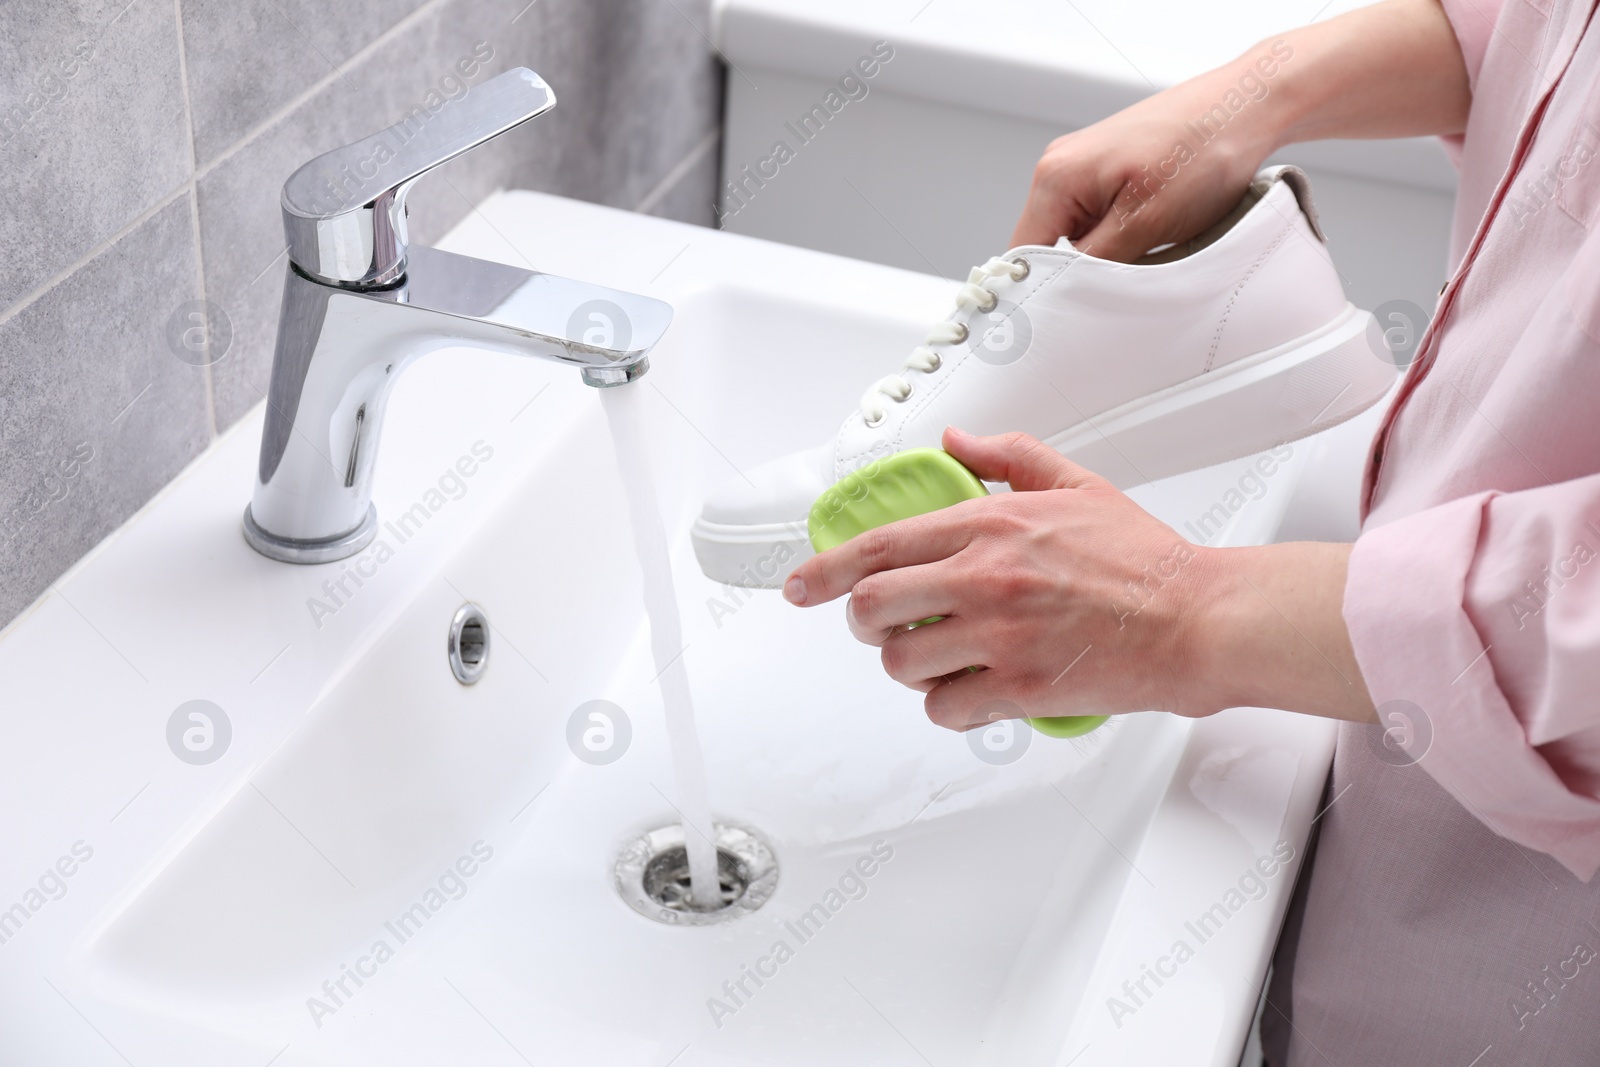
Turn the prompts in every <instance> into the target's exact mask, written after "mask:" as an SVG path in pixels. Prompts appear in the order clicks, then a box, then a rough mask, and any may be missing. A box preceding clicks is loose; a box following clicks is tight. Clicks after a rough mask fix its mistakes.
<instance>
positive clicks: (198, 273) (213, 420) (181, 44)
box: [172, 0, 217, 442]
mask: <svg viewBox="0 0 1600 1067" xmlns="http://www.w3.org/2000/svg"><path fill="white" fill-rule="evenodd" d="M172 12H173V16H174V18H175V19H176V28H177V32H178V89H179V92H181V93H182V94H183V125H184V129H186V130H187V131H188V134H189V229H190V236H191V238H192V240H193V241H194V274H195V291H196V292H197V293H199V295H200V303H201V306H202V307H204V306H205V303H206V257H205V250H204V247H203V245H202V242H201V240H200V180H199V174H200V157H199V155H198V153H197V152H196V151H195V147H194V97H193V95H192V94H191V93H190V92H189V53H188V45H187V43H186V42H185V40H184V36H183V0H172ZM206 314H207V318H208V319H209V317H210V313H209V312H207V313H206ZM209 340H210V338H207V341H209ZM210 352H211V349H210V346H209V345H208V346H207V348H206V353H207V355H208V356H209V354H210ZM200 375H201V383H202V385H203V387H204V391H205V398H206V431H207V438H206V440H207V442H210V441H215V440H216V439H217V397H216V384H215V382H214V380H213V378H212V375H211V361H210V360H209V359H208V360H207V361H206V363H205V364H204V365H202V366H201V368H200Z"/></svg>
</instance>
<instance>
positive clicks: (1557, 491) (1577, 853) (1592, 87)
mask: <svg viewBox="0 0 1600 1067" xmlns="http://www.w3.org/2000/svg"><path fill="white" fill-rule="evenodd" d="M1444 7H1445V9H1446V11H1447V13H1448V15H1449V17H1450V20H1451V22H1452V24H1453V25H1454V27H1455V29H1456V33H1457V36H1458V37H1459V39H1460V43H1461V47H1462V52H1463V54H1464V55H1465V57H1466V60H1467V68H1468V71H1469V74H1470V75H1471V78H1472V85H1473V104H1472V110H1471V115H1470V117H1469V120H1468V124H1467V132H1466V135H1465V137H1464V139H1462V140H1461V141H1460V143H1459V145H1458V146H1457V152H1458V158H1459V162H1460V165H1461V189H1460V194H1459V200H1458V202H1457V205H1456V213H1455V229H1454V234H1453V240H1452V252H1451V257H1452V262H1453V263H1454V270H1453V273H1452V276H1451V279H1450V281H1449V283H1448V284H1447V285H1446V287H1445V289H1444V291H1443V293H1442V294H1441V295H1440V299H1439V303H1438V307H1437V309H1436V311H1435V313H1434V322H1433V325H1432V327H1431V329H1430V330H1429V332H1428V333H1427V335H1426V336H1425V337H1424V338H1423V340H1422V342H1421V344H1420V345H1419V347H1418V349H1417V352H1418V355H1417V358H1416V360H1415V361H1414V362H1413V364H1412V366H1411V368H1410V370H1409V373H1408V374H1407V376H1406V378H1405V380H1404V382H1403V383H1402V386H1401V391H1400V394H1399V397H1398V399H1397V400H1396V401H1395V403H1394V406H1393V407H1392V409H1391V410H1390V412H1389V414H1388V416H1387V418H1386V419H1385V422H1384V424H1383V428H1382V429H1381V430H1380V431H1379V433H1378V436H1377V438H1376V440H1375V442H1374V444H1373V450H1372V455H1371V462H1370V466H1369V469H1368V472H1367V481H1366V487H1365V500H1364V502H1363V505H1364V510H1365V512H1366V519H1365V526H1364V528H1363V532H1362V535H1361V537H1360V539H1359V540H1358V541H1357V542H1356V545H1355V549H1354V552H1353V555H1352V556H1351V560H1350V576H1349V582H1348V585H1347V588H1346V591H1345V606H1344V616H1345V620H1346V622H1347V623H1348V625H1349V628H1350V634H1351V637H1352V640H1353V642H1354V647H1355V653H1356V658H1357V660H1358V661H1359V663H1360V665H1361V670H1362V673H1363V675H1364V676H1365V678H1366V681H1367V684H1368V687H1369V688H1370V690H1371V692H1372V696H1373V699H1374V700H1375V701H1377V702H1378V704H1379V712H1380V716H1385V713H1386V712H1391V711H1394V710H1395V709H1402V710H1408V705H1407V704H1404V703H1395V704H1388V703H1387V702H1390V701H1396V702H1401V701H1403V702H1409V704H1410V705H1414V706H1415V707H1416V708H1419V709H1421V713H1420V716H1418V715H1417V713H1416V712H1414V711H1412V712H1410V715H1409V717H1410V718H1419V717H1420V718H1421V719H1422V720H1423V722H1422V723H1421V724H1420V725H1417V724H1413V725H1416V728H1413V729H1409V730H1405V731H1401V732H1400V733H1398V734H1397V735H1396V736H1397V737H1398V738H1399V739H1400V740H1401V741H1402V742H1403V744H1404V745H1406V746H1409V747H1407V752H1408V753H1409V754H1410V755H1411V756H1412V757H1421V758H1420V764H1419V765H1420V766H1421V767H1422V768H1423V769H1425V770H1426V771H1427V772H1428V773H1429V774H1431V775H1432V776H1433V778H1434V779H1435V780H1437V781H1438V783H1439V784H1440V785H1441V786H1443V787H1444V789H1445V790H1447V791H1448V792H1449V793H1450V795H1451V796H1453V797H1454V798H1455V799H1456V800H1457V801H1459V802H1460V803H1461V804H1462V805H1463V806H1464V807H1465V808H1466V809H1467V810H1468V811H1470V812H1472V813H1473V815H1475V816H1476V817H1477V818H1478V819H1480V820H1481V821H1482V822H1483V823H1484V824H1486V825H1487V826H1488V827H1489V828H1491V829H1492V830H1494V831H1495V832H1496V833H1498V834H1500V835H1501V836H1503V837H1506V838H1509V839H1510V840H1511V841H1513V842H1515V843H1518V844H1520V845H1525V846H1527V847H1529V848H1532V849H1537V850H1538V851H1540V852H1545V853H1548V854H1549V855H1551V856H1553V857H1555V858H1556V859H1557V860H1559V861H1560V862H1561V864H1562V865H1563V866H1565V867H1566V868H1567V869H1568V870H1570V871H1572V872H1573V873H1574V874H1576V875H1577V876H1578V877H1579V878H1582V879H1584V880H1587V879H1589V878H1591V877H1592V876H1593V875H1594V873H1595V871H1596V869H1597V868H1600V232H1596V231H1593V230H1592V225H1593V223H1594V221H1595V220H1596V218H1597V217H1600V163H1597V159H1596V156H1597V154H1600V33H1595V34H1589V35H1588V36H1587V37H1586V36H1585V31H1586V29H1587V28H1588V25H1589V21H1590V17H1591V16H1592V14H1593V12H1594V7H1595V4H1594V2H1593V0H1519V2H1515V3H1508V4H1502V0H1444ZM1386 704H1387V707H1386V706H1385V705H1386ZM1391 721H1392V722H1394V723H1400V721H1401V720H1398V719H1390V718H1387V717H1386V725H1387V724H1388V723H1389V722H1391ZM1407 735H1409V736H1407Z"/></svg>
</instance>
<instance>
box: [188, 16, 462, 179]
mask: <svg viewBox="0 0 1600 1067" xmlns="http://www.w3.org/2000/svg"><path fill="white" fill-rule="evenodd" d="M448 2H449V0H428V2H427V3H425V4H423V5H422V6H421V7H419V8H417V9H416V10H415V11H413V12H411V14H409V15H407V16H406V17H405V18H403V19H401V20H400V21H399V22H396V23H395V24H394V25H393V26H390V27H389V28H388V29H387V30H384V31H383V32H382V33H380V34H378V36H376V37H374V38H373V39H372V40H370V41H368V42H367V43H366V44H365V45H364V46H362V48H361V49H360V50H359V51H357V52H355V53H354V54H353V55H351V56H350V58H348V59H346V60H345V61H344V62H343V63H340V64H339V65H338V66H336V67H334V68H333V69H332V70H331V71H329V72H328V73H327V74H325V75H324V76H323V77H321V78H318V79H317V80H316V81H314V82H312V83H311V84H310V85H309V86H307V87H306V88H305V90H303V91H302V92H301V93H300V94H299V95H298V96H296V97H295V98H294V99H292V100H290V101H289V102H288V103H287V104H285V105H284V106H283V107H281V108H279V109H278V110H277V111H274V112H273V113H272V114H271V115H269V116H267V117H266V118H264V119H262V120H261V121H260V122H258V123H256V124H255V125H254V126H252V127H251V128H250V129H248V130H246V131H245V132H244V133H243V134H241V135H240V136H239V138H238V139H237V140H235V141H234V142H233V143H232V144H230V145H229V146H228V147H227V148H225V149H223V150H222V151H221V152H220V153H218V154H217V156H216V158H214V159H211V160H209V161H207V163H206V165H205V166H204V167H203V168H199V169H197V170H196V172H195V180H196V181H199V180H200V179H201V178H204V177H205V176H206V175H208V174H210V173H211V172H212V171H214V170H216V169H217V168H218V167H219V166H221V165H222V164H223V163H226V162H227V161H228V160H230V159H232V158H233V157H234V156H236V155H238V154H239V152H240V151H242V150H243V149H244V148H246V147H247V146H248V145H249V144H250V143H251V142H252V141H254V140H255V139H256V138H258V137H260V136H261V135H262V134H264V133H266V132H267V131H268V130H270V129H272V128H273V127H274V126H277V125H278V124H279V123H280V122H282V121H283V120H284V119H286V118H288V117H289V116H290V115H292V114H294V112H295V111H296V110H298V109H299V108H300V107H301V106H302V105H304V104H305V103H306V102H307V101H309V100H311V99H313V98H315V97H316V95H317V94H318V93H320V92H322V90H324V89H326V88H327V87H328V86H330V85H332V84H333V83H334V82H335V81H336V80H338V79H340V78H345V77H348V75H349V74H350V72H351V71H353V70H355V69H356V68H357V67H359V66H360V65H361V64H362V63H364V62H366V60H367V59H369V58H370V57H371V56H372V54H373V53H374V52H376V51H377V50H378V49H379V48H381V47H383V46H384V45H386V44H388V43H389V42H390V41H392V40H394V39H395V38H396V37H398V36H399V35H400V34H402V33H404V32H405V31H406V30H409V29H410V28H411V27H412V26H413V25H415V24H416V23H417V22H420V21H421V20H422V19H423V18H424V17H426V16H427V15H430V14H432V13H433V11H434V9H435V8H439V7H442V6H444V5H445V4H446V3H448ZM290 26H291V28H293V23H290Z"/></svg>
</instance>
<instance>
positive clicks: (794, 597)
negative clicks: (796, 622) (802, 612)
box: [783, 574, 806, 604]
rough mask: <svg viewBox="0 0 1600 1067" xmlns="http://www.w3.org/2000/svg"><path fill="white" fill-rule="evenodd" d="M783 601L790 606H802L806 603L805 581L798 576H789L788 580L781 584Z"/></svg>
mask: <svg viewBox="0 0 1600 1067" xmlns="http://www.w3.org/2000/svg"><path fill="white" fill-rule="evenodd" d="M783 599H785V600H787V601H788V602H789V603H791V604H804V603H805V602H806V581H805V579H804V578H802V577H800V576H799V575H798V574H791V575H790V576H789V580H788V581H787V582H784V583H783Z"/></svg>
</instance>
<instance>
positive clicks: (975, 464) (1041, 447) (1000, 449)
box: [944, 426, 1111, 493]
mask: <svg viewBox="0 0 1600 1067" xmlns="http://www.w3.org/2000/svg"><path fill="white" fill-rule="evenodd" d="M944 447H945V451H947V452H949V453H950V454H951V455H952V456H954V457H956V459H958V460H960V461H961V462H962V463H964V464H965V465H966V466H967V468H968V469H970V470H971V471H972V473H973V474H976V475H977V476H978V477H980V478H982V479H983V480H984V481H986V482H1007V483H1009V484H1010V486H1011V488H1012V489H1014V490H1016V491H1017V492H1022V493H1025V492H1033V491H1036V490H1042V489H1109V488H1110V487H1111V483H1110V482H1107V481H1106V480H1105V479H1104V478H1101V477H1100V476H1099V475H1097V474H1093V473H1091V472H1089V471H1086V470H1084V469H1083V468H1082V467H1080V466H1078V465H1077V464H1076V463H1074V462H1072V461H1071V460H1070V459H1068V458H1067V457H1065V456H1063V455H1062V454H1061V453H1059V452H1057V451H1056V450H1055V449H1053V448H1051V447H1050V446H1049V445H1047V444H1045V443H1044V442H1043V441H1040V440H1039V439H1038V438H1036V437H1029V436H1028V435H1027V434H1025V433H1005V434H999V435H997V436H995V437H974V436H972V435H971V434H969V433H967V432H966V431H965V430H958V429H956V428H955V427H954V426H951V427H949V428H948V429H946V430H945V432H944Z"/></svg>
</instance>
